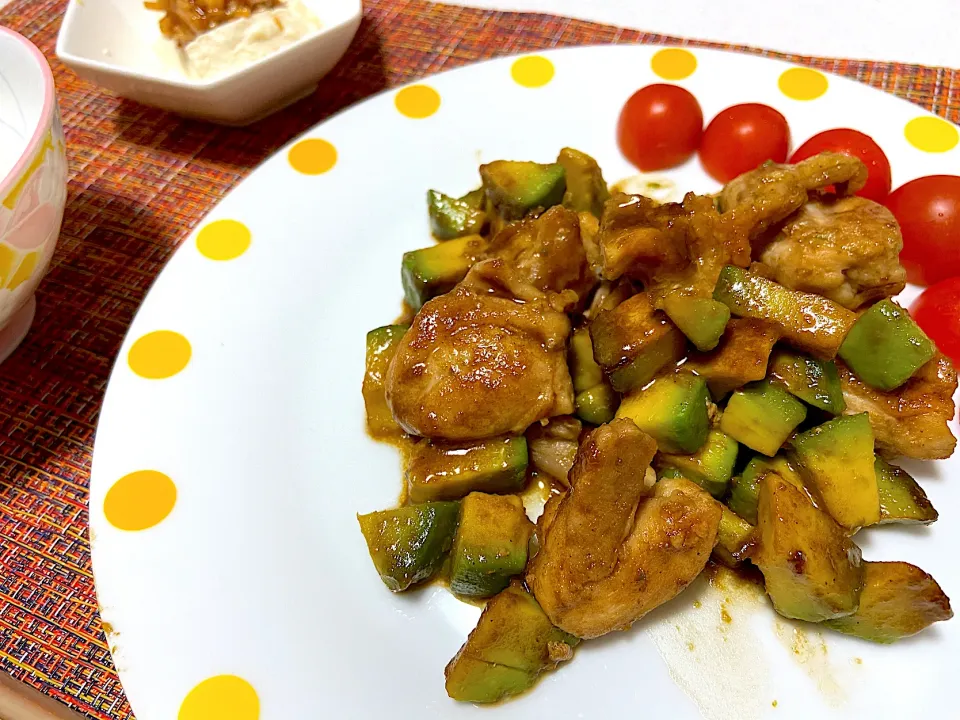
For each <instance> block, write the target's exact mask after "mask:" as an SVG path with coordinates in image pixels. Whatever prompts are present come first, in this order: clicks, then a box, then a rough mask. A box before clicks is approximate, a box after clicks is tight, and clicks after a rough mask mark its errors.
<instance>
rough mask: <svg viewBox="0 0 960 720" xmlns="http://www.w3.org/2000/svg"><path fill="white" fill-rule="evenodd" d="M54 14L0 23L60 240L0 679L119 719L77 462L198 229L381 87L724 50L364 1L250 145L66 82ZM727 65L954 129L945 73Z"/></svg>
mask: <svg viewBox="0 0 960 720" xmlns="http://www.w3.org/2000/svg"><path fill="white" fill-rule="evenodd" d="M130 1H131V2H137V0H130ZM64 8H65V2H62V1H61V0H40V1H38V0H16V1H15V2H14V3H13V4H12V5H10V6H8V7H7V8H6V9H5V10H3V11H2V12H0V24H3V25H6V26H8V27H11V28H12V29H14V30H17V31H19V32H21V33H23V34H24V35H26V36H27V37H28V38H30V39H31V40H32V41H33V42H34V43H35V44H36V45H37V46H38V47H39V48H40V49H41V50H42V51H43V53H44V54H45V55H46V56H47V58H49V59H50V63H51V65H52V67H53V72H54V76H55V78H56V84H57V91H58V93H59V100H60V108H61V112H62V115H63V124H64V127H65V129H66V135H67V144H68V153H69V157H70V188H69V189H70V193H69V200H68V205H67V210H66V214H65V217H64V222H63V232H62V234H61V237H60V243H59V246H58V248H57V251H56V254H55V256H54V258H53V262H52V265H51V268H50V272H49V274H48V275H47V277H46V279H45V280H44V281H43V284H42V285H41V286H40V290H39V292H38V300H39V308H38V311H37V318H36V322H35V324H34V327H33V330H32V331H31V333H30V335H29V336H28V337H27V339H26V341H25V342H24V343H23V345H22V346H21V347H20V349H19V350H18V351H17V352H16V353H15V354H14V355H13V356H12V357H11V358H10V359H9V360H8V361H7V362H5V363H4V364H3V365H2V366H0V567H2V568H3V574H2V577H0V668H2V669H3V670H4V671H6V672H8V673H10V674H11V675H13V676H15V677H18V678H20V679H24V680H26V681H27V682H29V683H30V684H32V685H34V686H36V687H38V688H40V689H41V690H42V691H44V692H46V693H48V694H50V695H52V696H54V697H57V698H60V699H61V700H63V701H65V702H67V703H68V704H69V705H71V706H73V707H74V708H76V709H78V710H80V711H81V712H84V713H86V714H88V715H89V716H90V717H93V718H103V719H107V718H110V719H118V718H130V717H132V714H131V710H130V706H129V705H128V703H127V701H126V700H125V698H124V695H123V691H122V689H121V686H120V682H119V680H118V678H117V675H116V672H115V671H114V669H113V663H112V661H111V658H110V653H109V651H108V648H107V645H106V642H105V639H104V635H103V632H102V628H101V624H100V619H99V614H98V610H97V604H96V595H95V593H94V586H93V578H92V575H91V571H90V552H89V543H88V539H87V531H86V526H87V510H86V502H87V484H88V477H89V469H90V454H91V449H92V443H93V434H94V428H95V425H96V421H97V414H98V412H99V409H100V402H101V399H102V397H103V392H104V389H105V387H106V382H107V376H108V374H109V372H110V368H111V365H112V364H113V361H114V357H115V355H116V353H117V351H118V349H119V347H120V343H121V341H122V339H123V336H124V333H125V332H126V329H127V327H128V325H129V323H130V321H131V319H132V318H133V315H134V313H135V312H136V310H137V308H138V306H139V305H140V302H141V300H142V299H143V297H144V294H145V293H146V291H147V289H148V288H149V287H150V285H151V283H152V282H153V280H154V278H155V277H156V276H157V273H159V272H160V269H161V268H162V267H163V265H164V263H166V261H167V260H168V259H169V257H170V255H171V253H172V252H173V251H174V250H175V249H176V247H177V246H178V245H179V243H180V242H181V241H182V240H183V238H184V237H186V236H187V235H188V234H189V232H190V230H191V229H192V228H193V227H194V226H195V225H196V224H197V222H198V221H199V220H200V219H201V218H202V217H203V216H204V215H205V214H206V213H207V211H208V210H209V209H210V208H211V207H212V206H213V205H214V204H215V203H216V202H217V201H218V200H219V199H220V198H221V197H222V196H223V195H224V193H226V192H227V190H229V189H230V188H231V187H233V186H234V185H235V184H236V182H237V181H238V180H240V179H241V178H242V177H244V176H245V175H246V174H247V173H249V172H250V170H251V169H252V168H254V167H255V166H256V165H257V164H258V163H260V162H261V161H262V160H263V159H264V158H266V157H267V156H269V155H270V154H271V153H272V152H273V151H274V150H276V149H277V148H278V147H280V146H281V145H283V144H284V143H286V142H287V141H288V140H289V139H290V138H292V137H293V136H295V135H297V134H299V133H301V132H302V131H304V130H306V129H307V128H309V127H310V126H311V125H313V124H315V123H317V122H319V121H320V120H323V119H324V118H326V117H328V116H329V115H331V114H332V113H334V112H336V111H338V110H340V109H342V108H343V107H345V106H347V105H349V104H351V103H354V102H356V101H358V100H360V99H362V98H364V97H367V96H369V95H371V94H373V93H376V92H378V91H380V90H383V89H384V88H388V87H392V86H395V85H398V84H402V83H406V82H409V81H411V80H413V79H415V78H419V77H422V76H424V75H427V74H431V73H435V72H439V71H441V70H447V69H450V68H453V67H456V66H459V65H463V64H466V63H470V62H473V61H476V60H480V59H484V58H490V57H495V56H498V55H506V54H514V53H519V52H525V51H530V50H540V49H545V48H553V47H560V46H565V45H584V44H603V43H624V42H626V43H632V42H648V43H682V44H689V45H699V46H704V47H721V48H723V47H727V46H723V45H718V44H716V43H698V42H687V41H683V40H681V39H679V38H673V37H667V36H663V35H653V34H649V33H643V32H638V31H634V30H624V29H619V28H615V27H609V26H604V25H598V24H595V23H588V22H582V21H578V20H571V19H568V18H559V17H553V16H544V15H522V14H517V13H505V12H494V11H486V10H474V9H467V8H461V7H453V6H446V5H435V4H431V3H427V2H423V1H422V0H367V8H366V10H365V13H364V19H363V23H362V25H361V27H360V32H359V34H358V35H357V38H356V40H355V41H354V43H353V45H352V46H351V48H350V50H349V52H348V53H347V55H346V57H345V58H344V59H343V61H342V62H341V63H340V64H339V65H338V66H337V68H336V69H335V70H334V71H333V72H332V73H331V74H330V75H329V76H328V77H327V79H325V80H324V81H323V83H322V84H321V87H320V89H318V90H317V92H316V93H314V94H313V95H312V96H310V97H309V98H307V99H305V100H303V101H301V102H299V103H297V104H296V105H294V106H292V107H290V108H288V109H286V110H285V111H283V112H281V113H279V114H278V115H275V116H274V117H271V118H268V119H266V120H264V121H262V122H260V123H258V124H256V125H254V126H252V127H250V128H245V129H225V128H219V127H215V126H213V125H208V124H205V123H202V122H196V121H188V120H182V119H179V118H176V117H174V116H172V115H169V114H166V113H163V112H161V111H158V110H153V109H150V108H145V107H142V106H140V105H136V104H134V103H130V102H127V101H124V100H119V99H117V98H114V97H111V96H107V95H104V94H102V93H100V92H99V91H98V90H97V89H96V88H95V87H93V86H91V85H89V84H87V83H85V82H82V81H80V80H79V79H78V78H77V77H76V76H75V75H74V74H73V73H72V72H71V71H69V70H68V69H66V68H65V67H64V66H63V65H62V64H60V63H59V62H58V61H57V60H56V58H55V57H54V44H55V41H56V35H57V32H58V30H59V28H60V17H61V15H62V13H63V11H64ZM727 49H731V48H729V47H727ZM732 49H737V50H741V51H743V52H748V53H754V54H760V55H768V56H772V57H778V58H784V59H788V60H791V61H794V62H797V63H802V64H806V65H811V66H814V67H817V68H820V69H823V70H827V71H830V72H835V73H839V74H841V75H846V76H848V77H852V78H855V79H857V80H860V81H863V82H866V83H868V84H870V85H873V86H875V87H878V88H880V89H882V90H886V91H888V92H892V93H894V94H896V95H898V96H900V97H903V98H906V99H908V100H912V101H913V102H916V103H917V104H919V105H922V106H923V107H925V108H927V109H930V110H933V111H934V112H936V113H938V114H939V115H941V116H943V117H945V118H947V119H949V120H952V121H954V122H956V121H957V120H958V119H960V73H958V71H955V70H950V69H944V68H927V67H920V66H916V65H903V64H897V63H878V62H860V61H855V60H828V59H817V58H807V57H798V56H791V55H784V54H782V53H768V52H764V51H762V50H757V49H753V48H747V47H737V48H732Z"/></svg>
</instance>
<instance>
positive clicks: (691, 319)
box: [663, 295, 730, 352]
mask: <svg viewBox="0 0 960 720" xmlns="http://www.w3.org/2000/svg"><path fill="white" fill-rule="evenodd" d="M663 311H664V312H665V313H666V314H667V317H669V318H670V319H671V320H672V321H673V324H674V325H676V326H677V327H678V328H680V332H682V333H683V334H684V335H686V336H687V339H688V340H689V341H690V342H692V343H693V344H694V345H695V346H696V348H697V350H700V351H701V352H706V351H708V350H713V349H714V348H715V347H716V346H717V345H718V344H719V342H720V337H721V336H722V335H723V331H724V329H725V328H726V327H727V321H729V320H730V308H728V307H727V306H726V305H724V304H723V303H722V302H718V301H716V300H712V299H711V298H698V297H688V296H684V295H668V296H667V297H666V299H665V300H664V301H663Z"/></svg>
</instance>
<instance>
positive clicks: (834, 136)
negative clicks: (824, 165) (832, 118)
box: [790, 128, 890, 203]
mask: <svg viewBox="0 0 960 720" xmlns="http://www.w3.org/2000/svg"><path fill="white" fill-rule="evenodd" d="M828 150H829V151H831V152H838V153H843V154H844V155H850V156H852V157H855V158H860V159H861V160H862V161H863V164H864V165H866V166H867V170H868V171H869V175H868V176H867V184H866V185H864V186H863V189H861V190H860V192H858V193H857V195H859V196H860V197H865V198H867V199H869V200H873V201H874V202H878V203H882V202H883V201H884V199H885V198H886V197H887V195H889V194H890V161H889V160H887V156H886V154H885V153H884V152H883V150H882V149H881V147H880V146H879V145H877V144H876V143H875V142H874V141H873V138H872V137H870V136H869V135H864V134H863V133H862V132H860V131H858V130H850V129H848V128H837V129H836V130H826V131H824V132H822V133H818V134H816V135H814V136H813V137H812V138H810V139H809V140H807V141H806V142H805V143H804V144H803V145H801V146H800V147H798V148H797V149H796V151H795V152H794V153H793V157H791V158H790V162H792V163H795V162H800V161H801V160H806V159H807V158H808V157H810V156H812V155H816V154H817V153H822V152H824V151H828Z"/></svg>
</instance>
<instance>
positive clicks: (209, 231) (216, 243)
mask: <svg viewBox="0 0 960 720" xmlns="http://www.w3.org/2000/svg"><path fill="white" fill-rule="evenodd" d="M249 247H250V229H249V228H248V227H247V226H246V225H244V224H243V223H242V222H239V221H237V220H214V221H213V222H212V223H210V224H209V225H204V226H203V227H202V228H201V229H200V232H198V233H197V250H199V251H200V254H201V255H203V256H204V257H207V258H210V259H211V260H233V259H234V258H237V257H240V256H241V255H243V254H244V253H245V252H246V251H247V248H249Z"/></svg>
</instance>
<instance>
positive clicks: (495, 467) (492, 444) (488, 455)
mask: <svg viewBox="0 0 960 720" xmlns="http://www.w3.org/2000/svg"><path fill="white" fill-rule="evenodd" d="M527 462H528V453H527V440H526V438H525V437H523V436H520V437H496V438H490V439H488V440H479V441H476V442H471V443H468V444H453V443H445V442H439V441H434V440H423V441H421V442H419V443H417V445H416V446H415V447H414V449H413V450H412V451H411V453H410V456H409V458H408V460H407V468H406V473H405V475H406V481H407V490H408V492H409V497H410V501H411V502H415V503H416V502H426V501H429V500H459V499H460V498H462V497H465V496H466V495H469V494H470V493H471V492H474V491H479V492H488V493H511V492H516V491H517V490H519V489H520V488H522V487H523V484H524V482H525V481H526V477H527Z"/></svg>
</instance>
